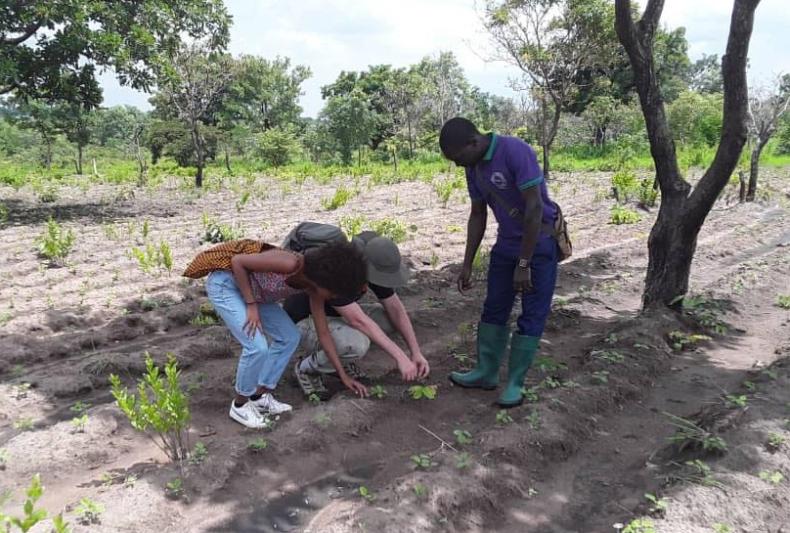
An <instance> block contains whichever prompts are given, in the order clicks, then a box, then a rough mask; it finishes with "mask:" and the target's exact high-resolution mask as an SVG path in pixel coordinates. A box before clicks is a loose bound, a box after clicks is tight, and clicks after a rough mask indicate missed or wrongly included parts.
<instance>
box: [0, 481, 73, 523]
mask: <svg viewBox="0 0 790 533" xmlns="http://www.w3.org/2000/svg"><path fill="white" fill-rule="evenodd" d="M25 494H26V495H27V498H26V499H25V503H24V505H23V506H22V512H23V515H22V516H10V515H7V514H5V513H3V512H0V529H5V531H7V532H8V533H10V532H11V527H12V526H14V527H16V528H18V529H19V530H20V531H22V533H25V532H27V531H30V530H31V529H33V526H35V525H36V524H38V523H39V522H41V521H42V520H45V519H46V518H47V512H46V511H45V510H44V509H36V502H38V500H39V499H40V498H41V496H42V494H44V487H43V486H42V485H41V478H40V477H39V475H38V474H36V475H35V476H33V480H32V481H31V483H30V486H29V487H28V488H27V491H25ZM4 500H5V498H4V497H3V495H2V494H0V504H3V503H5V501H4ZM52 526H53V529H52V531H54V533H69V531H70V529H69V526H68V524H67V523H66V522H65V521H64V520H63V516H62V515H57V516H55V517H53V519H52Z"/></svg>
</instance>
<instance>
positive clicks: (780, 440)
mask: <svg viewBox="0 0 790 533" xmlns="http://www.w3.org/2000/svg"><path fill="white" fill-rule="evenodd" d="M786 440H787V439H785V438H784V437H783V436H782V435H780V434H778V433H771V434H770V435H768V442H766V443H765V447H766V448H768V450H769V451H772V452H778V451H779V449H780V448H781V447H782V446H783V445H784V443H785V441H786Z"/></svg>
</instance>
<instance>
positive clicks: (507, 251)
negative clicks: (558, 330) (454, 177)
mask: <svg viewBox="0 0 790 533" xmlns="http://www.w3.org/2000/svg"><path fill="white" fill-rule="evenodd" d="M439 145H440V147H441V150H442V153H443V154H444V156H445V157H446V158H447V159H449V160H451V161H453V162H455V164H457V165H459V166H462V167H465V168H466V182H467V186H468V189H469V196H470V197H471V199H472V210H471V213H470V215H469V224H468V227H467V237H466V253H465V254H464V264H463V267H462V269H461V273H460V275H459V276H458V290H459V291H461V292H464V291H465V290H467V289H469V288H470V287H471V277H472V261H473V259H474V257H475V254H476V253H477V249H478V248H479V246H480V242H481V241H482V239H483V234H484V233H485V229H486V221H487V217H488V207H490V208H491V210H492V211H493V212H494V217H496V220H497V224H498V226H499V228H498V231H497V240H496V244H494V247H493V249H492V250H491V261H490V264H489V267H488V289H487V292H486V299H485V302H484V304H483V313H482V316H481V318H480V324H479V326H478V332H477V366H476V367H475V369H474V370H472V371H470V372H465V373H461V372H453V373H451V374H450V380H451V381H452V382H453V383H455V384H456V385H459V386H461V387H469V388H480V389H486V390H491V389H494V388H496V386H497V384H498V382H499V366H500V364H501V362H502V358H503V356H504V354H505V351H506V349H507V345H508V340H510V338H511V335H510V331H509V329H508V326H507V323H508V318H509V317H510V312H511V310H512V308H513V302H514V301H515V298H516V295H517V294H520V295H521V316H520V317H519V318H518V329H517V331H516V332H514V333H513V335H512V341H511V347H510V361H509V363H508V378H507V383H506V385H505V389H504V390H503V391H502V394H501V395H500V397H499V400H498V402H497V403H498V404H499V405H500V406H502V407H514V406H516V405H520V404H521V403H522V402H523V398H522V394H521V388H522V386H523V384H524V376H525V375H526V373H527V370H528V369H529V367H530V365H531V364H532V361H533V359H534V358H535V353H536V352H537V350H538V345H539V343H540V337H541V335H543V328H544V326H545V324H546V318H547V317H548V314H549V311H550V309H551V299H552V296H553V294H554V285H555V282H556V279H557V263H558V261H559V249H558V246H557V241H556V239H555V237H554V234H555V232H554V223H555V220H556V217H557V214H558V208H557V206H556V204H554V203H553V202H552V201H551V200H550V199H549V194H548V191H547V189H546V182H545V181H544V179H543V173H542V171H541V169H540V166H539V165H538V160H537V157H536V156H535V152H534V151H533V150H532V148H531V147H530V146H529V145H528V144H527V143H525V142H524V141H522V140H521V139H518V138H516V137H506V136H499V135H496V134H494V133H489V134H487V135H483V134H481V133H480V132H479V131H478V130H477V128H476V127H475V125H474V124H472V123H471V122H470V121H468V120H466V119H464V118H461V117H456V118H453V119H450V120H448V121H447V122H446V123H445V124H444V126H443V127H442V131H441V134H440V136H439Z"/></svg>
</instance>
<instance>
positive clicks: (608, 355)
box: [590, 350, 625, 365]
mask: <svg viewBox="0 0 790 533" xmlns="http://www.w3.org/2000/svg"><path fill="white" fill-rule="evenodd" d="M590 355H591V356H593V357H596V358H598V359H601V360H602V361H606V362H607V363H610V364H613V365H614V364H618V363H622V362H623V361H625V356H624V355H623V354H621V353H620V352H618V351H617V350H593V351H592V352H590Z"/></svg>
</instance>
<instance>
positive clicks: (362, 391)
mask: <svg viewBox="0 0 790 533" xmlns="http://www.w3.org/2000/svg"><path fill="white" fill-rule="evenodd" d="M341 380H342V381H343V385H345V386H346V388H347V389H348V390H350V391H351V392H353V393H354V394H356V395H357V396H359V397H361V398H367V397H368V389H367V387H365V386H364V385H363V384H362V383H360V382H359V381H357V380H355V379H351V378H350V377H348V376H343V377H342V378H341Z"/></svg>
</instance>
